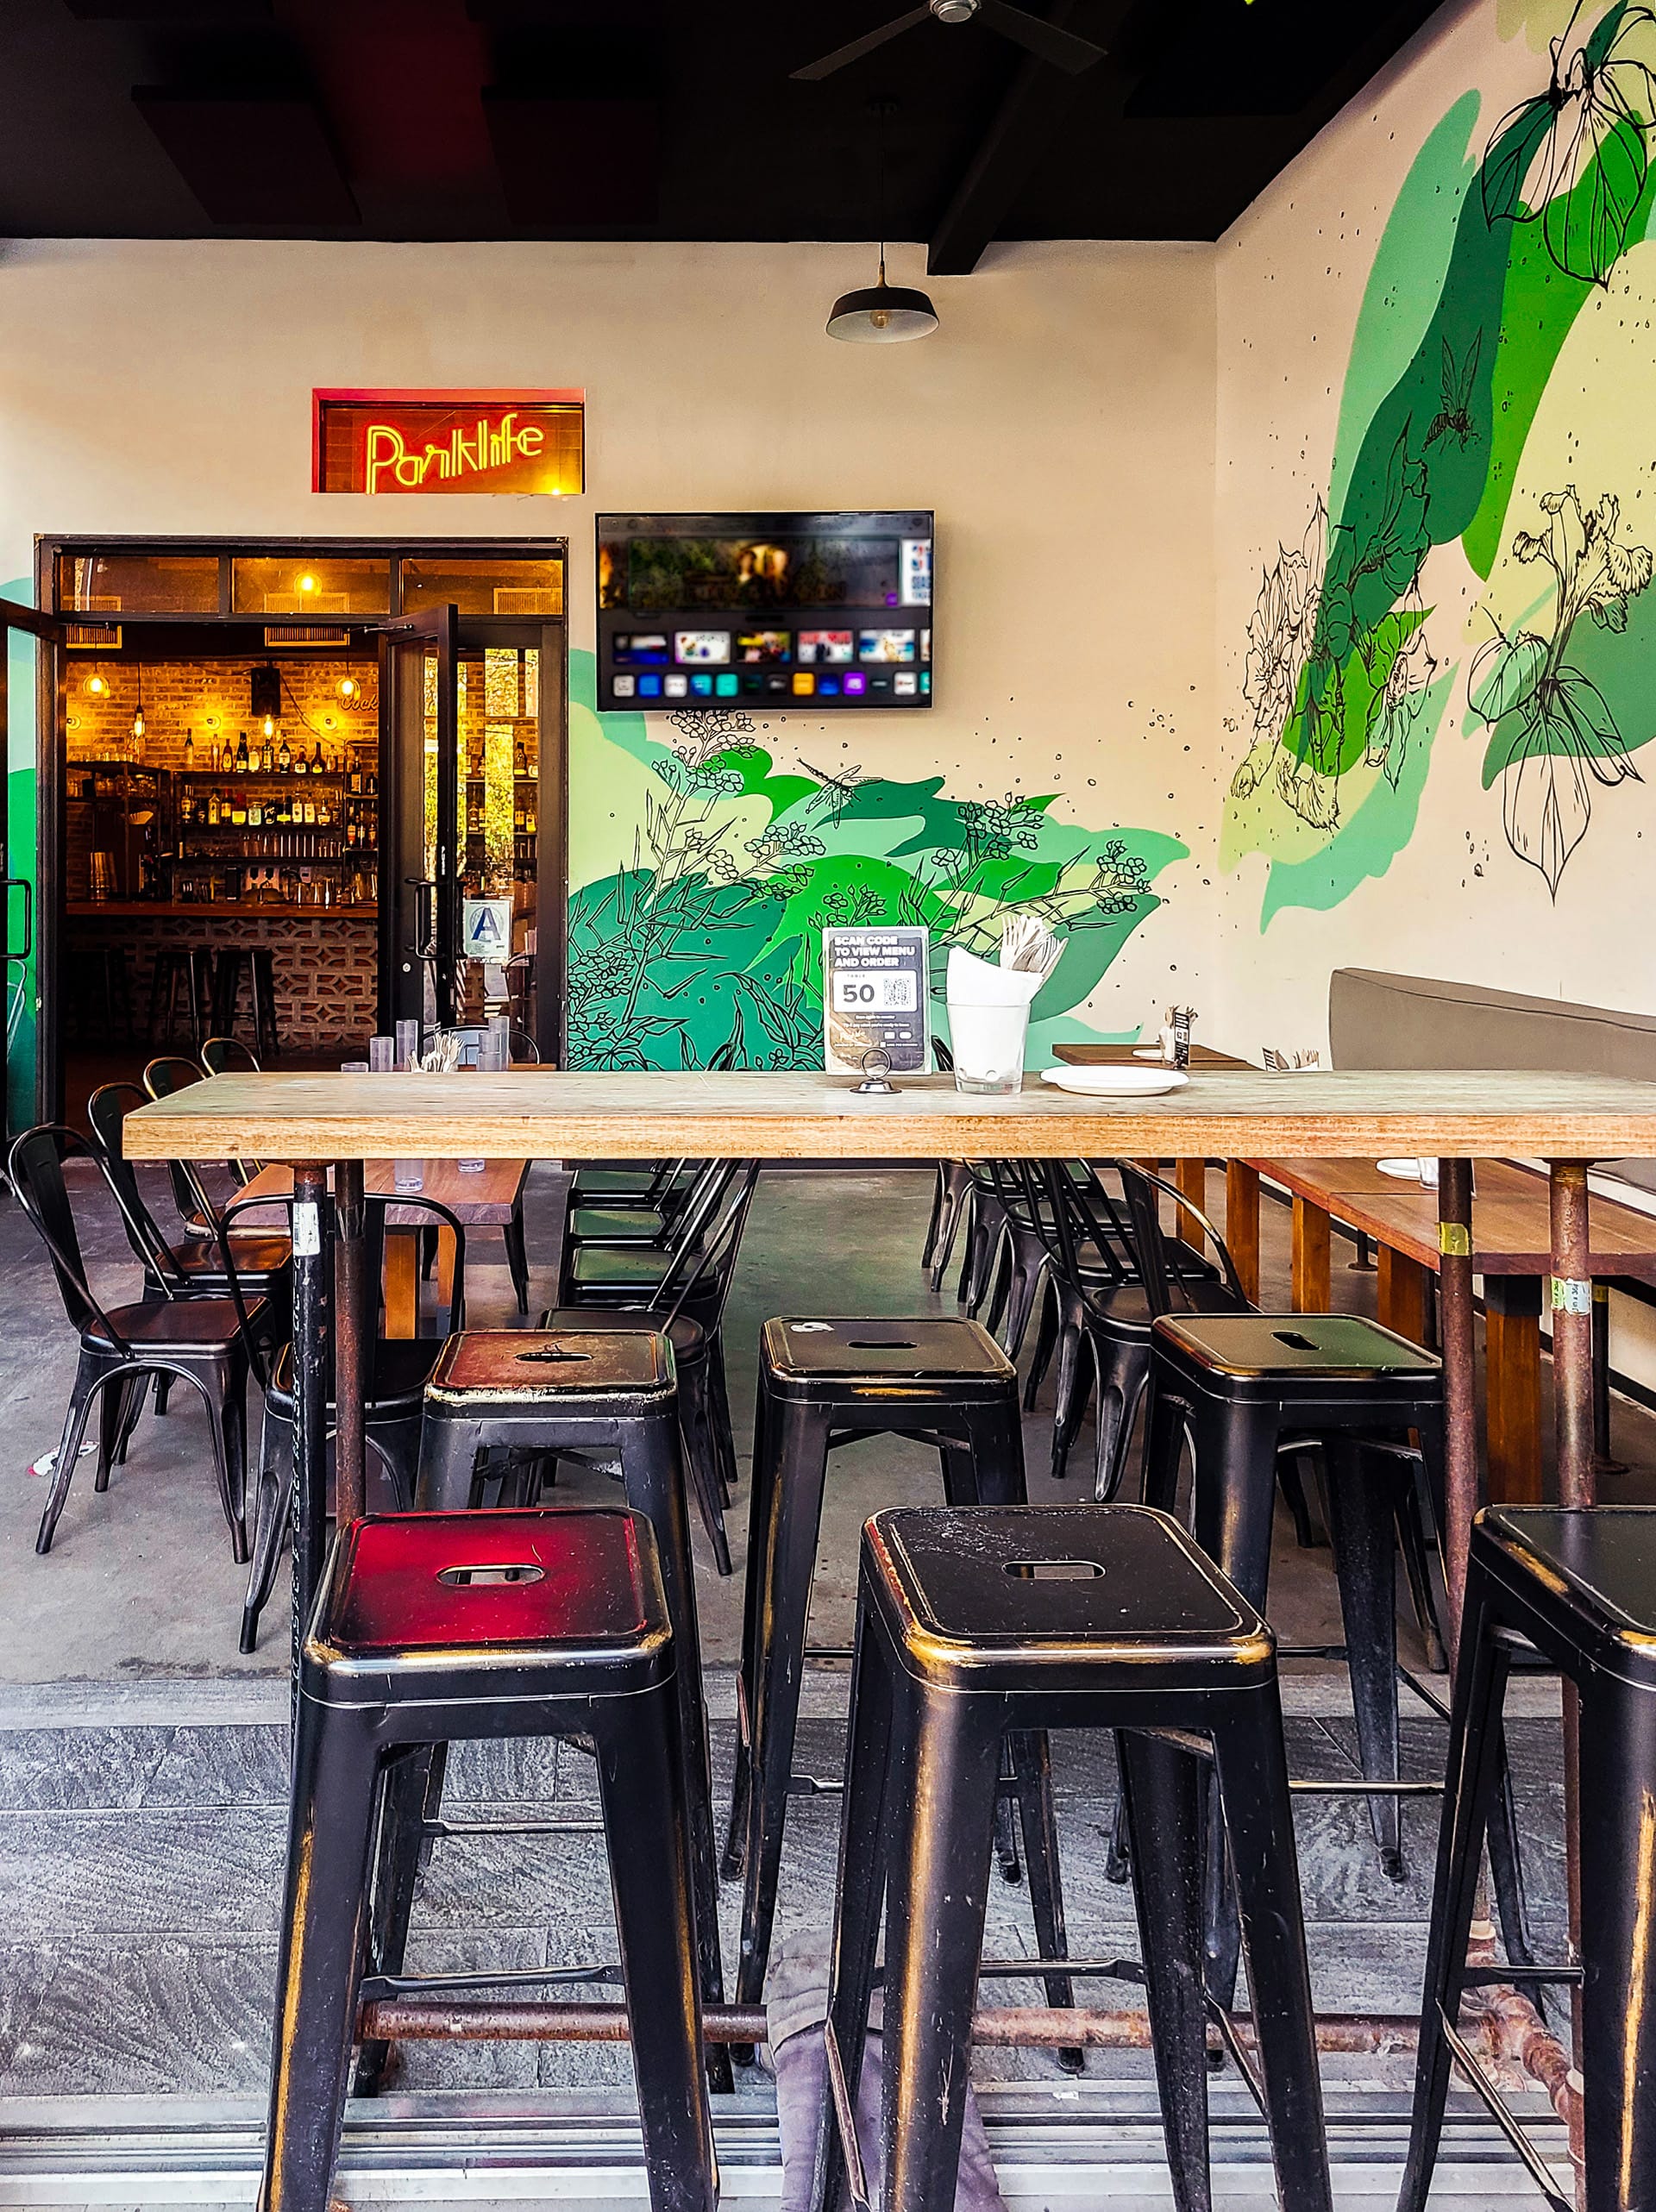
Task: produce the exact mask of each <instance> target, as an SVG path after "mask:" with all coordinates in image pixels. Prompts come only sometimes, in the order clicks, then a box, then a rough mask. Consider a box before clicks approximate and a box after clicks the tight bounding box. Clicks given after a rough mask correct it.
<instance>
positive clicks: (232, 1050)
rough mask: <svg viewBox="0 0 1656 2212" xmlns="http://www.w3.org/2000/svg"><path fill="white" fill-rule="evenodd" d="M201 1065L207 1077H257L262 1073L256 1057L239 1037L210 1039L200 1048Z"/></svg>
mask: <svg viewBox="0 0 1656 2212" xmlns="http://www.w3.org/2000/svg"><path fill="white" fill-rule="evenodd" d="M201 1065H202V1070H203V1072H204V1074H205V1075H260V1074H262V1073H263V1070H262V1068H260V1064H259V1058H258V1055H257V1054H256V1053H255V1052H254V1051H253V1050H252V1049H251V1047H250V1046H248V1045H245V1044H243V1043H242V1040H241V1038H240V1037H209V1038H208V1040H207V1042H206V1043H205V1044H204V1045H203V1046H202V1048H201Z"/></svg>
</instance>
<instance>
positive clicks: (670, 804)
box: [568, 653, 1186, 1068]
mask: <svg viewBox="0 0 1656 2212" xmlns="http://www.w3.org/2000/svg"><path fill="white" fill-rule="evenodd" d="M570 681H571V708H572V715H571V720H572V730H571V761H570V775H571V793H572V802H573V805H574V811H575V834H574V837H573V838H572V845H573V849H574V852H575V855H576V860H577V863H578V865H579V863H580V862H581V861H582V860H583V859H588V858H590V857H593V855H591V854H590V853H589V850H588V849H589V848H590V846H591V845H592V843H593V841H594V840H595V839H596V838H597V837H599V835H600V832H599V828H598V821H599V818H600V817H601V816H602V815H603V814H604V813H605V811H607V819H608V837H609V841H610V850H611V852H612V854H613V862H612V870H611V872H610V873H608V874H594V875H593V878H592V879H591V880H587V881H586V882H583V883H580V885H579V886H578V887H575V888H574V889H572V892H571V894H570V899H569V948H568V962H569V1059H570V1064H571V1066H573V1067H577V1068H699V1067H706V1066H707V1065H709V1064H710V1062H713V1061H714V1060H715V1059H718V1061H719V1062H720V1063H721V1064H728V1065H731V1066H736V1067H753V1068H812V1067H819V1066H820V1065H821V1057H822V973H821V938H822V931H823V930H824V929H825V927H828V926H831V925H835V924H838V925H856V924H881V923H894V922H913V923H922V924H925V926H926V927H927V928H928V929H929V930H930V931H931V933H932V941H933V946H934V951H935V960H936V963H937V965H936V973H935V974H934V976H933V988H934V991H935V992H936V993H938V998H937V1003H936V1008H935V1012H934V1019H935V1020H936V1021H937V1022H938V1026H939V1027H941V1026H943V1008H942V1003H941V990H942V968H943V963H944V959H945V957H946V953H947V948H948V947H949V946H950V944H963V945H966V946H968V947H969V948H970V949H973V950H975V951H978V952H988V951H991V950H992V949H993V948H994V945H995V944H996V943H997V942H998V941H999V937H1000V930H1001V927H1002V925H1003V923H1004V919H1005V917H1006V916H1007V913H1008V912H1013V911H1014V910H1028V911H1033V912H1038V913H1040V914H1042V915H1044V917H1045V918H1047V920H1048V921H1050V922H1051V924H1052V926H1053V928H1054V929H1055V930H1056V931H1057V932H1058V934H1059V935H1060V936H1061V937H1063V941H1064V950H1063V957H1062V958H1061V960H1060V961H1059V963H1058V966H1057V969H1056V970H1055V972H1054V973H1053V974H1052V975H1051V977H1050V978H1049V979H1048V981H1047V983H1046V985H1045V986H1044V988H1043V990H1042V992H1041V994H1040V997H1039V999H1038V1000H1037V1002H1036V1006H1035V1009H1034V1014H1035V1018H1036V1019H1037V1021H1038V1022H1051V1021H1053V1020H1054V1019H1056V1018H1058V1017H1061V1016H1064V1015H1067V1014H1068V1013H1069V1011H1070V1010H1071V1009H1072V1008H1074V1007H1076V1006H1079V1005H1080V1004H1081V1003H1082V1001H1083V1000H1084V999H1086V998H1087V997H1088V994H1089V993H1091V992H1092V991H1093V989H1094V988H1095V987H1096V985H1097V984H1098V982H1099V981H1100V979H1101V977H1102V976H1103V974H1105V972H1106V971H1107V968H1108V967H1109V965H1110V962H1112V961H1113V959H1114V958H1115V956H1116V955H1117V954H1118V953H1119V952H1120V949H1121V947H1122V946H1123V945H1124V944H1125V943H1126V940H1127V938H1128V937H1130V936H1131V935H1132V931H1134V930H1136V929H1137V928H1138V926H1139V924H1141V923H1142V922H1144V921H1145V920H1146V919H1147V918H1148V917H1149V916H1150V915H1151V914H1152V913H1154V912H1155V911H1156V909H1157V906H1159V905H1161V903H1162V900H1161V898H1160V896H1159V894H1158V893H1157V892H1156V891H1155V890H1154V889H1153V885H1154V883H1155V881H1156V879H1157V877H1158V876H1159V875H1160V874H1161V873H1162V871H1163V870H1164V868H1167V867H1168V866H1169V865H1170V863H1171V862H1174V861H1176V860H1180V859H1182V858H1184V857H1185V853H1186V849H1185V847H1184V846H1183V845H1182V844H1181V843H1179V842H1178V841H1177V840H1176V838H1173V837H1164V836H1162V835H1160V834H1159V833H1157V832H1155V831H1152V830H1107V831H1102V832H1098V831H1093V830H1086V829H1082V828H1078V827H1076V826H1073V825H1071V824H1064V823H1061V822H1057V821H1055V820H1054V819H1053V818H1052V816H1053V810H1054V807H1055V805H1056V804H1057V800H1056V799H1055V797H1054V796H1053V795H1051V794H1048V795H1043V796H1041V797H1038V798H1030V799H1025V798H1020V797H1018V796H1015V795H1013V796H1008V797H1007V799H1005V800H1004V801H1001V802H999V803H986V802H984V801H982V800H979V799H951V798H950V797H949V796H948V794H947V793H946V791H945V789H944V783H945V779H944V777H942V776H928V777H925V778H923V779H919V780H910V781H900V780H895V779H888V778H885V777H881V776H867V777H865V776H864V775H863V774H862V770H861V769H860V768H855V767H848V768H840V769H836V770H832V771H827V770H824V769H821V768H812V766H811V764H810V763H809V762H806V761H802V762H801V763H800V772H798V773H793V772H791V771H787V772H784V771H779V770H778V768H777V767H776V763H775V760H774V758H773V756H772V755H771V754H770V753H769V752H768V750H767V749H765V748H764V747H763V746H762V745H761V744H759V743H757V742H756V731H755V730H754V727H753V725H752V724H751V723H750V721H749V720H748V718H747V717H745V716H741V715H736V714H726V713H724V712H722V711H716V712H706V711H704V712H695V711H693V712H689V713H685V714H681V715H677V716H673V717H668V727H669V729H670V730H671V731H672V734H673V742H672V743H662V742H660V741H659V740H657V739H656V738H655V737H654V736H652V735H651V733H650V729H649V725H648V724H646V723H645V721H644V718H643V717H642V716H639V715H614V714H609V715H605V716H604V717H602V719H601V720H600V718H599V716H598V715H597V714H596V712H595V711H593V696H594V686H593V661H592V656H591V655H590V654H580V653H577V654H574V655H571V667H570ZM606 794H608V795H611V803H610V804H609V805H608V807H607V810H605V809H604V808H603V806H602V805H601V803H600V802H601V800H602V799H603V798H604V797H605V795H606ZM617 845H618V846H619V848H620V849H619V850H616V846H617ZM600 865H601V861H600ZM1064 1028H1065V1030H1066V1031H1067V1033H1069V1034H1085V1033H1086V1030H1085V1025H1082V1024H1078V1023H1076V1022H1073V1021H1070V1022H1067V1023H1065V1024H1064Z"/></svg>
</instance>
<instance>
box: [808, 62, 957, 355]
mask: <svg viewBox="0 0 1656 2212" xmlns="http://www.w3.org/2000/svg"><path fill="white" fill-rule="evenodd" d="M869 107H870V110H872V112H873V115H874V117H875V212H876V214H877V216H878V218H879V228H880V274H879V278H878V279H877V281H876V282H875V283H874V284H871V285H861V286H859V287H858V289H857V290H856V291H847V292H842V293H841V294H840V296H839V298H837V300H836V301H835V302H834V304H833V309H832V311H831V314H830V315H829V317H828V335H829V336H830V337H831V338H841V339H844V341H845V342H846V343H847V344H849V345H853V346H894V345H900V344H901V343H902V342H904V341H905V340H906V339H909V338H925V337H928V336H929V335H931V332H932V331H933V330H935V329H937V327H938V310H937V309H936V308H935V307H933V306H932V304H931V301H930V300H929V299H928V298H927V297H926V295H925V293H924V292H923V291H915V290H914V289H913V287H912V286H910V285H893V284H888V283H887V282H886V118H887V116H888V115H890V114H891V113H892V112H893V109H894V103H893V102H892V101H890V100H872V101H870V102H869Z"/></svg>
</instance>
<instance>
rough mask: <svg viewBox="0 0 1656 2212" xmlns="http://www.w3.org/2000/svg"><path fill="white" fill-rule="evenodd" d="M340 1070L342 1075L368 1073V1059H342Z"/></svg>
mask: <svg viewBox="0 0 1656 2212" xmlns="http://www.w3.org/2000/svg"><path fill="white" fill-rule="evenodd" d="M339 1072H340V1074H341V1075H367V1072H368V1063H367V1061H366V1060H342V1061H341V1062H340V1063H339Z"/></svg>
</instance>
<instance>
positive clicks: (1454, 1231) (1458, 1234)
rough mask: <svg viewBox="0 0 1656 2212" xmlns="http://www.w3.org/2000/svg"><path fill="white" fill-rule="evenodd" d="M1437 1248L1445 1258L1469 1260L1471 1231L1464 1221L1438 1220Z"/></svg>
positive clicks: (1470, 1254)
mask: <svg viewBox="0 0 1656 2212" xmlns="http://www.w3.org/2000/svg"><path fill="white" fill-rule="evenodd" d="M1438 1250H1439V1251H1440V1252H1441V1253H1442V1254H1443V1256H1444V1257H1445V1258H1446V1259H1451V1260H1469V1259H1471V1256H1472V1232H1471V1230H1470V1229H1469V1228H1468V1227H1467V1226H1466V1224H1465V1222H1464V1221H1440V1222H1439V1224H1438Z"/></svg>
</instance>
